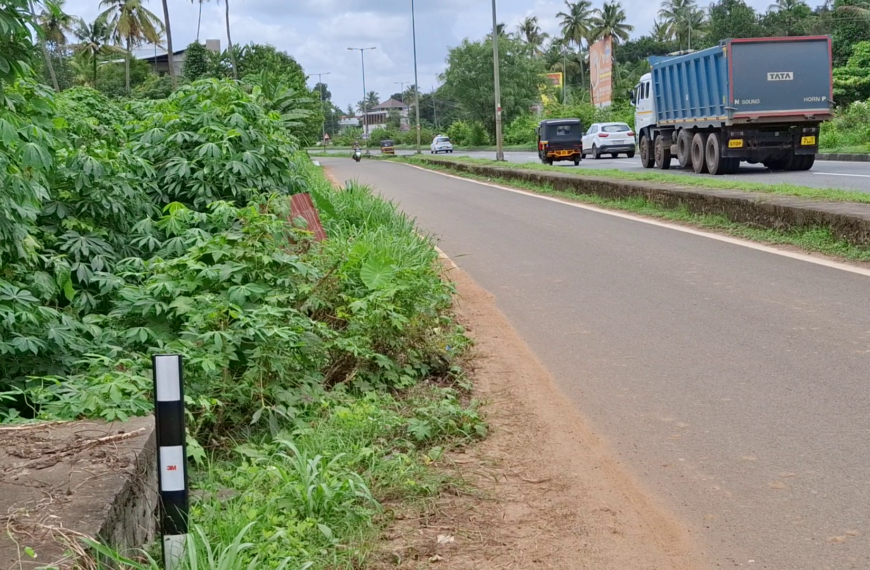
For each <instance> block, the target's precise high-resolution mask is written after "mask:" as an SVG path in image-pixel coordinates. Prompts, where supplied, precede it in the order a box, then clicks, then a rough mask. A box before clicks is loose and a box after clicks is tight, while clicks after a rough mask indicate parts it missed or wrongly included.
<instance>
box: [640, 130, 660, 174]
mask: <svg viewBox="0 0 870 570" xmlns="http://www.w3.org/2000/svg"><path fill="white" fill-rule="evenodd" d="M652 151H653V149H652V145H651V144H650V142H649V137H647V136H642V137H640V164H641V166H643V167H644V168H652V167H653V166H655V163H656V162H655V157H654V156H653V152H652Z"/></svg>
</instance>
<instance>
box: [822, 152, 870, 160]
mask: <svg viewBox="0 0 870 570" xmlns="http://www.w3.org/2000/svg"><path fill="white" fill-rule="evenodd" d="M816 160H836V161H841V162H870V154H848V153H845V154H844V153H826V154H817V155H816Z"/></svg>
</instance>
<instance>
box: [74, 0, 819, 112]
mask: <svg viewBox="0 0 870 570" xmlns="http://www.w3.org/2000/svg"><path fill="white" fill-rule="evenodd" d="M196 1H197V0H170V2H169V4H170V7H169V9H170V18H171V23H172V36H173V47H175V49H176V50H178V49H182V48H183V47H184V46H186V45H188V44H189V43H191V42H192V41H194V40H195V39H196V29H197V15H198V10H199V5H198V4H195V3H194V2H196ZM602 1H603V0H593V5H594V6H596V7H597V6H598V5H599V4H600V3H601V2H602ZM772 1H773V0H748V1H747V3H748V4H750V5H752V6H753V7H754V8H756V9H757V10H762V11H763V10H766V9H767V6H768V5H769V4H770V3H772ZM145 3H146V6H147V7H148V8H149V9H150V10H151V11H152V12H154V13H155V14H157V15H158V16H160V17H161V18H162V15H163V9H162V4H161V2H160V0H145ZM705 3H706V1H705V0H700V2H699V4H702V5H703V4H705ZM811 4H816V2H811ZM622 5H623V8H624V9H625V12H626V15H627V16H628V23H629V24H631V25H633V26H634V28H635V29H634V32H633V33H632V36H633V37H637V36H639V35H641V34H643V33H645V32H647V31H649V30H650V29H651V28H652V25H653V22H654V21H655V16H656V12H657V11H658V1H657V0H652V1H651V0H622ZM415 6H416V21H417V68H418V75H419V83H420V89H421V90H422V91H429V90H431V89H433V88H434V87H435V86H437V84H438V79H437V77H438V75H439V74H440V73H441V72H442V71H443V70H444V67H445V59H446V57H447V53H448V51H449V49H450V47H452V46H456V45H458V44H459V43H460V42H461V41H462V40H463V39H464V38H466V37H468V38H471V39H480V38H482V37H483V36H485V35H486V34H487V33H488V32H489V30H490V29H491V27H492V3H491V0H416V2H415ZM65 9H66V11H67V12H68V13H71V14H75V15H77V16H80V17H83V18H85V19H87V20H92V19H93V18H94V17H95V16H96V15H97V13H98V12H99V0H67V3H66V8H65ZM230 9H231V16H230V22H231V25H232V35H233V42H235V43H241V44H246V43H250V42H256V43H268V44H272V45H274V46H275V47H277V48H278V49H281V50H283V51H286V52H287V53H289V54H290V55H292V56H293V57H294V58H296V60H297V61H298V62H299V63H300V64H301V65H302V67H303V68H304V69H305V71H306V73H308V74H315V73H327V72H329V73H330V74H329V75H326V76H324V77H323V82H324V83H326V84H327V86H328V88H329V90H330V91H331V92H332V96H333V97H332V98H333V102H334V103H335V104H337V105H338V106H339V107H341V108H343V109H344V108H346V107H347V105H348V104H349V103H356V102H357V101H359V100H360V99H362V96H363V84H362V65H361V61H360V53H359V52H352V51H348V50H347V48H348V47H375V48H377V49H375V50H373V51H367V52H366V53H365V72H366V90H368V91H376V92H377V93H378V94H379V95H380V96H381V98H382V100H384V99H386V98H387V97H389V95H390V94H392V93H396V92H399V91H401V87H400V85H398V83H399V82H404V83H406V84H408V83H413V81H414V58H413V43H412V36H411V0H231V4H230ZM560 10H564V3H563V1H562V0H498V21H499V22H503V23H506V24H507V25H508V29H510V30H511V31H513V30H515V29H516V26H517V24H519V22H520V21H522V20H523V18H525V17H526V16H537V17H538V20H539V23H540V25H541V27H542V28H543V30H544V31H545V32H549V33H551V34H553V33H558V30H559V26H558V19H557V18H556V14H557V13H558V12H559V11H560ZM212 38H215V39H220V40H221V46H222V47H226V45H227V43H226V27H225V24H224V4H223V1H221V3H220V5H218V4H217V3H216V2H215V1H214V0H212V1H211V2H208V3H206V4H204V5H203V7H202V30H201V34H200V39H201V40H205V39H212ZM151 49H153V48H151ZM147 51H148V50H144V51H143V52H142V55H146V54H147ZM310 79H311V81H310V86H312V87H313V86H314V84H315V83H316V82H317V77H316V76H312V77H311V78H310Z"/></svg>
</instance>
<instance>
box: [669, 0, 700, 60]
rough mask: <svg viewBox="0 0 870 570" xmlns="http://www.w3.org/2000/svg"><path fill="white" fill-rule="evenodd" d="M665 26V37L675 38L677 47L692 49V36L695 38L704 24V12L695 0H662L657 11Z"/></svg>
mask: <svg viewBox="0 0 870 570" xmlns="http://www.w3.org/2000/svg"><path fill="white" fill-rule="evenodd" d="M658 16H659V18H661V20H662V22H663V23H664V25H665V26H666V29H667V35H666V38H667V39H675V40H677V45H678V46H679V49H683V48H687V49H692V38H693V36H694V37H695V38H697V36H698V34H699V32H700V31H701V29H702V28H703V26H704V12H703V11H701V10H700V9H699V8H698V4H697V2H695V0H664V2H662V4H661V9H659V13H658Z"/></svg>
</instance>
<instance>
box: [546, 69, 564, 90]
mask: <svg viewBox="0 0 870 570" xmlns="http://www.w3.org/2000/svg"><path fill="white" fill-rule="evenodd" d="M546 77H547V83H549V84H550V85H552V86H553V87H555V88H557V89H558V88H560V87H562V72H561V71H559V72H557V73H548V74H547V76H546Z"/></svg>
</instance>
